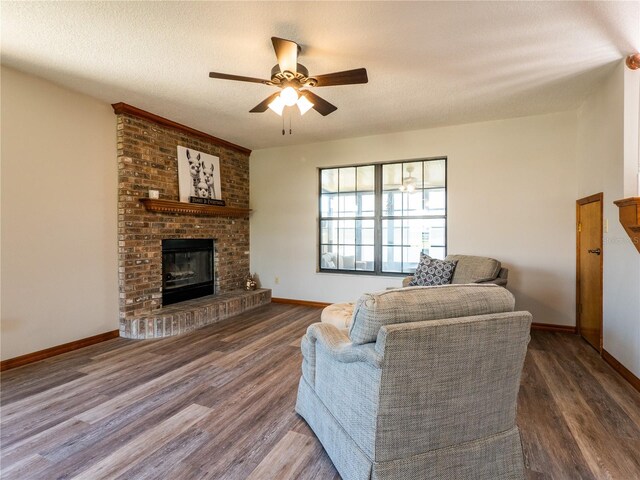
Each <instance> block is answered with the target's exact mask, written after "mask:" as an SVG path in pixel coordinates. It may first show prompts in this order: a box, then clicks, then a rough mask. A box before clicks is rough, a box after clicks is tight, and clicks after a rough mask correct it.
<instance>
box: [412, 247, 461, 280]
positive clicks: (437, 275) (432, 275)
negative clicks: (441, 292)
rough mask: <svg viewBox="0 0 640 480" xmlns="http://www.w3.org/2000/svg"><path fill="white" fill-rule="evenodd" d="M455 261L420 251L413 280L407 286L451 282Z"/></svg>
mask: <svg viewBox="0 0 640 480" xmlns="http://www.w3.org/2000/svg"><path fill="white" fill-rule="evenodd" d="M457 263H458V261H457V260H454V261H448V260H438V259H437V258H431V257H430V256H429V255H426V254H424V253H421V254H420V263H419V264H418V267H417V268H416V273H414V274H413V280H411V282H409V286H410V287H414V286H420V287H431V286H433V285H448V284H450V283H451V279H452V278H453V271H454V270H455V269H456V264H457Z"/></svg>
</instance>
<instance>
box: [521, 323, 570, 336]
mask: <svg viewBox="0 0 640 480" xmlns="http://www.w3.org/2000/svg"><path fill="white" fill-rule="evenodd" d="M531 330H546V331H547V332H558V333H571V334H573V335H575V334H576V333H577V330H576V327H573V326H571V325H554V324H552V323H532V324H531Z"/></svg>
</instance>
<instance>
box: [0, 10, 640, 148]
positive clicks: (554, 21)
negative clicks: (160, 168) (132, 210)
mask: <svg viewBox="0 0 640 480" xmlns="http://www.w3.org/2000/svg"><path fill="white" fill-rule="evenodd" d="M0 5H1V6H0V8H1V11H0V14H1V17H2V63H3V64H6V65H9V66H12V67H15V68H17V69H19V70H23V71H26V72H30V73H33V74H35V75H38V76H40V77H43V78H46V79H49V80H51V81H53V82H55V83H58V84H61V85H64V86H67V87H69V88H71V89H74V90H78V91H80V92H84V93H86V94H88V95H91V96H93V97H96V98H99V99H101V100H104V101H106V102H109V103H115V102H120V101H122V102H126V103H129V104H132V105H134V106H136V107H139V108H142V109H145V110H149V111H151V112H153V113H156V114H158V115H162V116H165V117H168V118H170V119H172V120H175V121H177V122H180V123H184V124H186V125H189V126H191V127H193V128H196V129H199V130H203V131H205V132H207V133H211V134H213V135H216V136H218V137H221V138H224V139H226V140H229V141H231V142H234V143H238V144H240V145H243V146H246V147H249V148H253V149H256V148H264V147H272V146H278V145H288V144H294V143H298V144H299V143H307V142H314V141H322V140H329V139H336V138H345V137H353V136H360V135H370V134H377V133H387V132H394V131H403V130H415V129H420V128H426V127H433V126H440V125H451V124H457V123H467V122H475V121H482V120H490V119H498V118H508V117H515V116H523V115H530V114H537V113H545V112H552V111H560V110H566V109H571V108H576V107H578V106H579V104H580V103H581V101H582V100H583V99H584V98H585V97H586V96H587V95H588V94H589V93H590V92H591V91H592V89H593V88H594V87H595V86H596V84H597V83H598V82H599V81H600V79H601V78H602V77H603V76H604V75H605V74H606V73H607V72H608V71H609V69H611V68H612V65H613V64H614V63H615V62H616V61H617V60H619V59H620V58H623V57H624V56H625V55H627V54H628V53H631V52H635V51H637V50H638V49H639V48H640V2H602V3H589V2H549V3H547V2H407V3H405V2H375V3H374V2H371V3H370V2H335V3H334V2H283V3H277V2H256V3H253V2H252V3H244V2H243V3H236V2H104V3H102V2H44V3H39V2H8V1H3V2H1V4H0ZM271 36H279V37H283V38H288V39H291V40H295V41H297V42H298V43H300V44H301V45H302V48H303V50H302V56H301V57H300V60H299V61H300V63H302V64H304V65H305V66H306V67H307V68H308V69H309V71H310V72H311V74H316V75H317V74H323V73H329V72H334V71H340V70H346V69H351V68H357V67H366V68H367V70H368V73H369V83H368V84H366V85H354V86H342V87H326V88H317V89H315V93H317V94H319V95H321V96H323V97H324V98H325V99H326V100H328V101H330V102H332V103H334V104H335V105H336V106H337V107H338V110H337V111H336V112H335V113H333V114H331V115H329V116H327V117H322V116H320V115H319V114H318V113H316V112H315V111H311V112H309V113H307V114H306V115H305V116H304V117H300V116H299V115H298V114H297V113H295V115H293V118H292V121H293V135H291V136H290V135H286V136H282V135H281V129H282V121H281V118H280V117H278V116H276V115H275V114H274V113H272V112H271V111H267V112H265V113H263V114H250V113H249V110H250V109H251V108H252V107H253V106H255V105H256V104H257V103H258V102H260V101H261V100H262V99H264V98H265V97H267V96H268V95H269V94H270V93H272V92H273V91H274V87H268V86H266V85H260V84H248V83H237V82H229V81H224V80H212V79H209V78H208V76H207V75H208V72H209V71H211V70H215V71H218V72H225V73H233V74H238V75H246V76H256V77H262V78H264V77H268V76H269V72H270V69H271V67H272V66H273V65H274V64H275V63H276V62H275V56H274V53H273V49H272V47H271V41H270V37H271ZM287 128H288V126H287Z"/></svg>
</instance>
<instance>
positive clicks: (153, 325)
mask: <svg viewBox="0 0 640 480" xmlns="http://www.w3.org/2000/svg"><path fill="white" fill-rule="evenodd" d="M269 302H271V290H268V289H264V288H261V289H258V290H254V291H250V292H247V291H242V290H238V291H233V292H228V293H221V294H218V295H210V296H207V297H201V298H196V299H195V300H188V301H186V302H181V303H176V304H173V305H169V306H168V307H164V308H161V309H159V310H156V311H155V312H154V313H153V314H151V315H147V316H143V317H140V318H131V319H126V320H125V321H124V322H120V336H121V337H127V338H138V339H147V338H162V337H170V336H172V335H179V334H182V333H187V332H191V331H193V330H195V329H196V328H200V327H204V326H205V325H210V324H212V323H215V322H218V321H220V320H224V319H225V318H229V317H233V316H234V315H238V314H239V313H242V312H245V311H247V310H251V309H253V308H257V307H260V306H262V305H265V304H267V303H269Z"/></svg>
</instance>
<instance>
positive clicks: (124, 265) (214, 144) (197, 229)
mask: <svg viewBox="0 0 640 480" xmlns="http://www.w3.org/2000/svg"><path fill="white" fill-rule="evenodd" d="M114 111H115V112H116V117H117V142H118V280H119V293H120V299H119V310H120V314H119V317H120V330H121V334H122V335H123V336H133V337H134V338H149V336H148V335H147V334H146V333H145V334H144V336H143V337H140V336H139V335H140V326H139V325H141V323H140V321H141V320H144V322H146V323H145V325H146V326H148V325H149V323H148V322H149V320H150V319H152V318H156V317H154V314H159V313H161V312H160V309H161V308H162V278H161V276H162V240H163V239H166V238H213V239H215V252H214V267H215V292H216V293H217V294H230V292H233V291H238V290H241V289H242V287H243V285H244V279H245V278H246V276H247V275H248V274H249V216H248V213H247V215H246V216H241V217H225V216H204V215H192V214H176V213H163V212H149V211H147V210H146V209H145V208H144V206H143V205H142V204H141V202H140V199H141V198H147V197H148V191H149V189H154V190H159V191H160V198H161V199H165V200H179V194H178V160H177V146H178V145H181V146H184V147H188V148H192V149H194V150H198V151H201V152H205V153H209V154H211V155H216V156H218V157H219V158H220V180H221V190H222V197H223V199H224V200H225V201H226V204H227V206H229V207H235V208H243V209H248V208H249V154H250V151H249V150H247V149H245V148H243V147H239V146H237V145H233V144H230V143H228V142H225V141H223V140H219V139H216V138H215V137H210V136H208V135H206V134H202V133H201V132H197V131H194V130H191V129H189V128H188V127H183V126H181V125H178V124H174V123H173V122H171V121H169V120H166V119H163V118H161V117H156V116H154V115H153V114H149V113H147V112H144V111H140V110H137V109H135V108H134V107H129V106H127V105H123V104H116V105H114ZM240 295H241V296H240V297H238V298H240V299H244V298H247V297H245V296H242V292H240ZM221 298H222V297H221ZM257 298H261V299H262V300H263V301H264V298H265V295H257ZM242 301H244V300H242ZM242 301H241V302H242ZM214 303H215V302H214ZM179 305H183V304H177V305H175V306H179ZM175 306H174V305H172V306H171V307H172V308H173V307H175ZM183 306H184V305H183ZM184 307H185V308H186V311H185V312H184V313H185V315H187V314H188V312H189V311H190V310H189V309H188V306H184ZM213 308H214V307H213V306H212V307H211V309H209V310H210V311H211V310H212V309H213ZM198 311H199V312H202V311H203V310H198ZM204 311H205V312H206V309H205V310H204ZM164 313H166V311H165V309H163V310H162V315H164ZM235 313H236V314H237V313H240V311H237V312H235ZM200 314H201V313H195V314H193V315H195V316H193V319H194V320H193V321H194V322H195V324H198V322H200V320H198V319H199V318H200V317H198V315H200ZM163 318H164V317H163ZM185 318H186V317H185ZM211 320H212V321H214V320H215V319H213V318H212V319H211ZM185 321H186V320H185ZM203 321H204V320H203ZM172 322H173V321H172ZM207 322H208V323H211V322H210V321H207ZM134 324H135V325H137V327H136V328H137V330H136V332H137V333H133V330H132V326H133V325H134ZM204 324H206V323H204ZM172 325H174V324H173V323H172ZM185 325H186V324H185ZM163 328H164V330H163V334H162V335H160V336H164V335H165V332H168V331H171V332H175V333H181V332H182V330H183V329H181V328H178V329H175V328H173V327H172V328H171V329H167V328H165V327H163ZM185 328H188V327H185ZM189 328H190V327H189ZM155 329H156V327H155V323H154V332H155V331H156V330H155ZM145 332H146V330H145ZM175 333H174V334H175ZM153 336H156V335H155V333H154V335H153Z"/></svg>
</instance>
